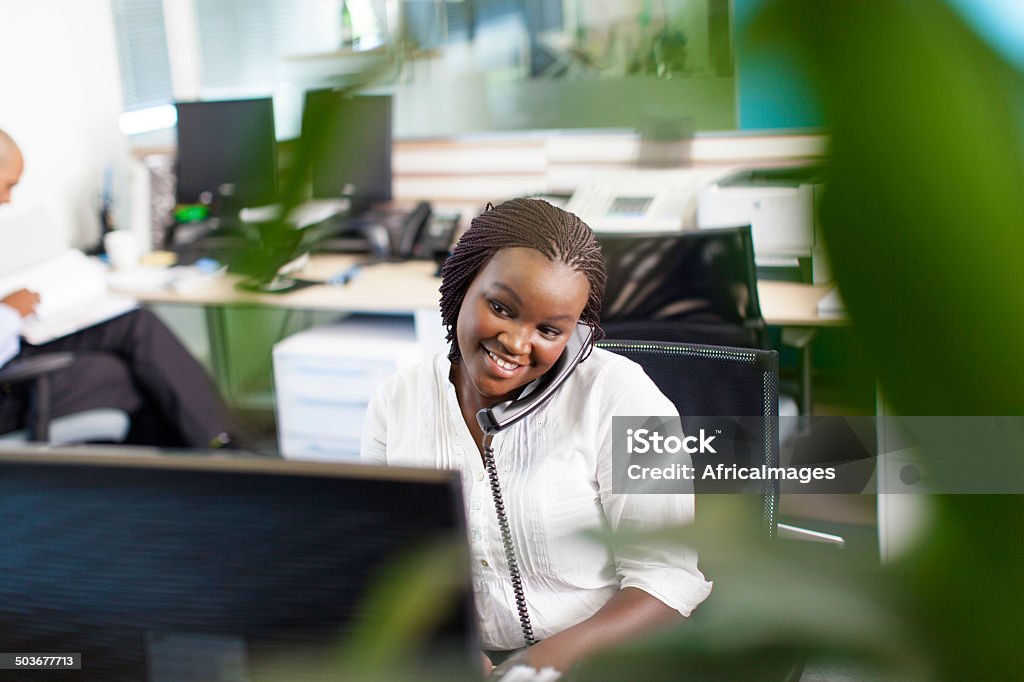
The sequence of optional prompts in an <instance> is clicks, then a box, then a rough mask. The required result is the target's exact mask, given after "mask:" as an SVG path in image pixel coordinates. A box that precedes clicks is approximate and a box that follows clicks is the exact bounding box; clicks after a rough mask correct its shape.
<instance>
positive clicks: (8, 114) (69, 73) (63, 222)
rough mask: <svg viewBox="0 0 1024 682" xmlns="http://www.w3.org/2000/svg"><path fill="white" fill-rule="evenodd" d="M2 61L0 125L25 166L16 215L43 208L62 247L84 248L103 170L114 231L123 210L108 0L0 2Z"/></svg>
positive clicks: (123, 163)
mask: <svg viewBox="0 0 1024 682" xmlns="http://www.w3.org/2000/svg"><path fill="white" fill-rule="evenodd" d="M0 64H2V65H3V71H2V74H0V128H3V129H5V130H7V131H8V132H9V133H11V135H12V136H14V137H15V139H17V141H18V143H19V144H20V146H21V148H22V151H23V152H24V154H25V162H26V163H25V174H24V176H23V177H22V182H21V184H20V185H19V186H18V188H17V189H16V190H15V193H14V208H17V207H18V206H21V207H22V208H27V207H30V206H31V205H34V204H39V205H42V206H45V207H46V208H47V210H48V212H49V213H50V214H51V216H52V217H53V218H54V220H55V221H56V222H57V226H58V228H59V230H60V233H61V234H63V235H64V236H65V237H66V239H67V242H68V243H70V244H73V245H76V246H88V245H90V244H91V242H92V241H93V240H95V239H96V236H97V235H98V233H99V221H98V217H97V213H98V211H97V209H98V206H99V197H100V192H101V189H102V186H103V173H104V168H105V167H107V166H112V167H113V179H114V191H115V193H114V199H115V202H116V204H115V205H116V210H117V211H118V212H119V213H120V214H122V215H123V216H124V220H123V221H122V224H123V223H124V222H126V221H127V216H128V213H127V210H128V208H129V206H128V204H129V188H128V183H129V176H130V172H129V170H128V169H129V168H130V159H129V156H128V153H127V145H126V144H125V141H124V138H123V137H122V135H121V133H120V131H119V129H118V115H119V114H120V113H121V84H120V73H119V71H118V65H117V53H116V43H115V39H114V24H113V18H112V16H111V10H110V3H109V2H108V1H107V0H0ZM0 220H3V211H2V210H0Z"/></svg>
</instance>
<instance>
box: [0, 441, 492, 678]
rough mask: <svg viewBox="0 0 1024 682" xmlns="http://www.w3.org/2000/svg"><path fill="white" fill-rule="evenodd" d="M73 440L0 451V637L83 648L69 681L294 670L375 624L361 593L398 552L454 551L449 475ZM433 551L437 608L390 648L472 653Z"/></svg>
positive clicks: (24, 644)
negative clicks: (109, 447) (62, 446)
mask: <svg viewBox="0 0 1024 682" xmlns="http://www.w3.org/2000/svg"><path fill="white" fill-rule="evenodd" d="M86 452H87V454H81V453H80V452H79V453H78V454H71V453H67V452H65V453H60V452H53V451H51V452H49V453H42V452H39V451H27V450H26V451H24V452H19V451H16V450H4V451H3V452H0V542H2V546H3V548H4V549H3V552H0V650H2V651H11V652H58V651H59V652H61V653H81V655H82V671H81V673H82V674H84V675H85V677H83V678H82V679H102V680H122V679H124V680H146V679H149V680H164V679H205V680H220V679H257V678H258V679H275V675H276V679H289V677H288V676H287V674H284V673H282V671H280V670H278V672H277V673H268V672H267V671H268V669H270V668H272V667H273V666H275V665H277V666H280V665H287V663H282V661H286V659H289V658H291V659H293V660H292V661H291V664H293V665H300V666H303V667H300V668H298V672H296V670H295V669H293V673H296V674H297V675H298V676H300V677H301V676H302V674H305V673H306V672H309V671H311V670H314V669H315V665H316V661H318V660H320V659H319V657H322V658H326V659H329V660H330V659H331V657H332V656H334V655H336V654H337V653H338V646H339V643H340V642H343V641H344V639H343V638H344V635H345V634H346V633H348V632H350V630H351V626H352V624H353V623H354V622H356V621H355V620H354V618H355V617H356V616H357V615H358V616H360V617H368V618H377V619H383V620H385V621H386V620H387V618H388V616H390V615H391V613H390V608H387V607H383V608H384V609H386V610H384V611H383V612H376V611H374V610H373V609H371V608H369V605H368V604H367V603H365V602H364V598H365V597H366V594H367V586H368V585H369V584H370V583H371V582H373V581H374V580H377V579H380V578H383V577H386V576H388V575H389V572H390V571H391V570H392V569H393V568H394V567H395V563H394V560H395V559H396V558H397V557H401V556H404V555H406V554H405V553H407V552H409V551H410V550H412V551H415V550H416V549H418V548H421V547H423V546H424V545H426V544H429V543H431V542H433V541H442V542H453V543H455V546H456V547H457V549H459V550H462V549H464V548H465V543H466V540H465V530H464V516H463V514H464V513H463V509H462V500H461V487H460V485H459V479H458V475H457V474H456V473H453V472H441V471H432V470H411V469H391V468H386V467H374V466H363V465H338V464H332V465H324V464H316V463H308V462H306V463H303V462H284V461H281V460H265V459H259V458H246V459H241V458H232V459H227V458H220V457H190V456H152V455H150V456H142V455H134V454H131V455H128V456H125V455H123V454H122V455H117V454H105V453H104V451H103V450H100V449H96V448H92V449H90V450H87V451H86ZM122 452H123V450H122ZM129 452H131V451H129ZM449 556H452V557H454V561H455V562H456V566H457V568H456V569H455V570H452V571H450V574H451V575H456V576H460V575H461V574H462V572H461V571H460V570H458V569H461V568H463V567H462V566H461V565H460V562H462V563H465V567H464V568H465V572H464V573H465V577H464V578H462V577H459V578H456V579H455V580H456V583H455V585H454V589H452V590H450V591H449V592H448V593H447V594H449V595H451V598H447V597H445V596H444V595H445V594H446V592H445V591H444V590H443V589H440V588H439V586H438V585H437V584H434V583H431V584H430V585H429V588H430V589H431V590H432V591H431V600H430V602H429V603H432V605H433V608H434V609H435V611H434V612H432V616H433V617H434V621H435V622H429V623H426V624H424V625H425V627H423V628H421V629H420V630H419V631H418V632H419V634H420V635H421V636H422V639H421V640H417V641H416V642H415V643H412V644H411V645H408V646H405V647H403V651H402V652H398V653H401V654H408V653H410V652H413V651H419V649H418V648H417V645H422V647H423V649H424V650H426V651H429V655H430V657H431V658H432V659H435V660H436V661H438V662H440V661H442V659H445V656H444V654H445V653H446V652H447V653H449V654H450V655H451V656H452V657H454V665H456V666H458V665H460V664H464V665H470V666H471V665H473V664H475V663H476V660H477V659H478V658H479V652H478V651H474V649H475V638H474V637H473V629H472V628H473V625H472V623H473V616H472V601H471V600H472V596H471V589H470V587H469V578H468V574H469V566H468V554H463V553H462V552H460V551H455V552H451V551H449ZM445 663H446V664H452V661H451V660H445ZM332 665H334V666H335V667H334V668H333V670H334V671H335V672H336V673H338V674H341V673H343V672H345V670H344V662H343V661H333V663H332ZM268 666H269V668H268ZM285 670H287V667H286V668H285ZM33 672H38V671H33ZM300 673H301V674H300ZM282 674H284V676H281V675H282ZM189 675H192V676H189ZM260 675H263V676H262V677H260ZM267 675H270V676H269V677H268V676H267ZM32 679H36V678H32ZM76 679H77V677H76ZM304 679H305V678H304ZM318 679H319V678H318Z"/></svg>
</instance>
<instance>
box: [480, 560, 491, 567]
mask: <svg viewBox="0 0 1024 682" xmlns="http://www.w3.org/2000/svg"><path fill="white" fill-rule="evenodd" d="M480 565H481V566H490V564H489V563H487V559H481V560H480Z"/></svg>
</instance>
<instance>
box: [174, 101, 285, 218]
mask: <svg viewBox="0 0 1024 682" xmlns="http://www.w3.org/2000/svg"><path fill="white" fill-rule="evenodd" d="M176 106H177V109H178V189H177V197H178V202H179V203H183V204H188V203H196V202H199V201H201V197H202V195H203V194H204V193H207V192H208V193H209V194H210V197H211V199H213V200H214V201H219V202H221V203H223V204H226V205H228V206H231V207H238V208H244V207H246V206H259V205H263V204H269V203H273V202H274V201H275V195H276V189H277V163H276V148H275V144H276V138H275V134H274V106H273V102H272V100H271V99H270V98H269V97H267V98H262V99H244V100H229V101H223V102H178V103H177V105H176Z"/></svg>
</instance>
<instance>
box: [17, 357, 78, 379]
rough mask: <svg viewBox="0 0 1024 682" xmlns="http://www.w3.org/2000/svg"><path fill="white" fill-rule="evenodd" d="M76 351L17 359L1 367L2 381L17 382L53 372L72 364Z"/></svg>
mask: <svg viewBox="0 0 1024 682" xmlns="http://www.w3.org/2000/svg"><path fill="white" fill-rule="evenodd" d="M74 361H75V354H74V353H44V354H42V355H37V356H35V357H33V358H28V359H25V360H15V361H14V362H12V363H10V364H8V365H6V366H5V367H4V368H3V369H0V382H3V383H11V384H13V383H17V382H20V381H29V380H32V379H37V378H39V377H41V376H46V375H47V374H53V373H54V372H56V371H59V370H62V369H64V368H65V367H68V366H69V365H71V363H72V362H74Z"/></svg>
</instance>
